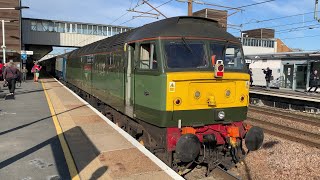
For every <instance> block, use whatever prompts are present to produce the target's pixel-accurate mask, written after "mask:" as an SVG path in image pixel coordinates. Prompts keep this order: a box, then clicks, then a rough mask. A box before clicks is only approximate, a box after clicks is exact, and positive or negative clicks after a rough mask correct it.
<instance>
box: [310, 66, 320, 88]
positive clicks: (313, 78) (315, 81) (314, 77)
mask: <svg viewBox="0 0 320 180" xmlns="http://www.w3.org/2000/svg"><path fill="white" fill-rule="evenodd" d="M309 86H310V88H309V90H308V92H310V91H311V89H312V88H313V87H314V88H315V89H314V92H316V91H317V89H318V86H319V75H318V71H317V70H314V71H313V73H311V74H310V83H309Z"/></svg>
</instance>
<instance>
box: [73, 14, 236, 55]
mask: <svg viewBox="0 0 320 180" xmlns="http://www.w3.org/2000/svg"><path fill="white" fill-rule="evenodd" d="M168 36H169V37H181V36H183V37H203V38H214V39H222V40H226V41H234V42H239V40H238V39H237V38H235V37H234V36H232V35H231V34H229V33H228V32H226V31H225V30H224V29H222V28H220V27H219V25H218V22H217V21H215V20H211V19H207V18H202V17H192V16H179V17H172V18H167V19H163V20H160V21H156V22H153V23H150V24H146V25H144V26H141V27H138V28H135V29H132V30H130V31H127V32H124V33H121V34H117V35H114V36H111V37H109V38H106V39H102V40H100V41H97V42H94V43H92V44H89V45H86V46H84V47H82V48H79V49H77V50H75V51H73V52H71V53H70V55H71V56H79V55H84V54H92V53H97V52H103V51H107V52H110V51H113V50H114V49H115V48H119V46H120V45H121V46H123V44H124V43H126V42H132V41H137V40H141V39H147V38H157V37H168ZM239 43H240V42H239Z"/></svg>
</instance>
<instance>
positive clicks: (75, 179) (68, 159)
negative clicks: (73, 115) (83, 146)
mask: <svg viewBox="0 0 320 180" xmlns="http://www.w3.org/2000/svg"><path fill="white" fill-rule="evenodd" d="M41 84H42V88H43V91H44V94H45V96H46V98H47V103H48V106H49V109H50V113H51V116H52V120H53V123H54V126H55V128H56V132H57V135H58V137H59V141H60V144H61V147H62V150H63V153H64V157H65V159H66V162H67V165H68V170H69V173H70V176H71V178H72V180H80V177H79V174H78V171H77V168H76V165H75V163H74V160H73V158H72V155H71V152H70V149H69V147H68V145H67V142H66V139H65V138H64V135H63V130H62V128H61V126H60V123H59V121H58V118H57V116H56V113H55V110H54V108H53V105H52V102H51V99H50V97H49V94H48V92H47V90H46V88H45V85H44V83H43V81H41Z"/></svg>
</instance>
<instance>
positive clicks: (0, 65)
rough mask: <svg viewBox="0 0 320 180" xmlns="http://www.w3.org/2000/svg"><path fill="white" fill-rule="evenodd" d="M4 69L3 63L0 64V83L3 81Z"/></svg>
mask: <svg viewBox="0 0 320 180" xmlns="http://www.w3.org/2000/svg"><path fill="white" fill-rule="evenodd" d="M3 68H4V65H3V64H2V63H0V81H2V79H3V77H2V73H3V71H2V69H3Z"/></svg>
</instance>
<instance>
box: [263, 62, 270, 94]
mask: <svg viewBox="0 0 320 180" xmlns="http://www.w3.org/2000/svg"><path fill="white" fill-rule="evenodd" d="M262 70H263V73H264V74H265V75H266V76H265V77H264V78H265V79H266V87H267V89H270V81H271V77H272V70H271V69H270V68H269V67H267V69H262Z"/></svg>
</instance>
